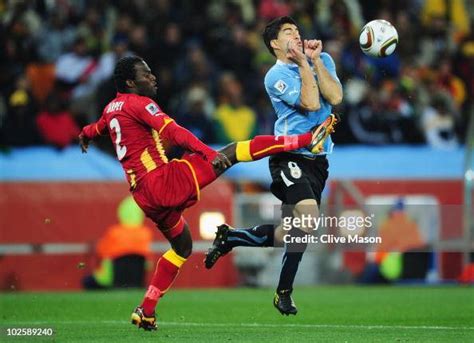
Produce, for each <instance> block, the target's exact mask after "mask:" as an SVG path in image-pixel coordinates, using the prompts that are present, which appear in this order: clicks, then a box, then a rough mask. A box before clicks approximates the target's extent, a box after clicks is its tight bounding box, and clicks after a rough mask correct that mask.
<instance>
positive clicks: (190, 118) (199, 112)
mask: <svg viewBox="0 0 474 343" xmlns="http://www.w3.org/2000/svg"><path fill="white" fill-rule="evenodd" d="M206 106H207V107H213V104H212V103H211V99H210V97H209V94H207V92H206V90H205V89H204V88H203V87H201V86H193V87H191V88H190V89H189V91H188V92H187V94H186V99H185V109H184V110H183V112H181V114H179V115H178V116H177V118H176V120H177V122H178V123H179V124H182V125H183V126H184V127H185V128H187V129H188V130H189V131H191V132H192V133H193V134H194V135H195V136H196V137H197V138H199V139H200V140H202V141H203V142H206V143H208V144H212V143H215V138H214V130H213V127H212V121H211V120H209V114H207V113H206V112H207V111H206Z"/></svg>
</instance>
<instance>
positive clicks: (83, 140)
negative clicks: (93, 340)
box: [79, 133, 90, 154]
mask: <svg viewBox="0 0 474 343" xmlns="http://www.w3.org/2000/svg"><path fill="white" fill-rule="evenodd" d="M89 142H90V139H89V138H87V137H86V136H85V135H84V134H82V133H81V134H80V135H79V146H80V147H81V151H82V153H83V154H86V153H87V149H89Z"/></svg>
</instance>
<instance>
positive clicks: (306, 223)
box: [293, 199, 319, 233]
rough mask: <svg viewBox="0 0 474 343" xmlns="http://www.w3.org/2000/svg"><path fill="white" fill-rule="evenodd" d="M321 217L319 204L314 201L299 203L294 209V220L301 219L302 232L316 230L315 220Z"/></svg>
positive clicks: (305, 200) (307, 200)
mask: <svg viewBox="0 0 474 343" xmlns="http://www.w3.org/2000/svg"><path fill="white" fill-rule="evenodd" d="M318 215H319V210H318V203H317V202H316V200H314V199H304V200H301V201H299V202H298V203H297V204H296V205H295V206H294V208H293V216H294V218H300V221H299V222H300V223H301V227H298V229H300V230H301V231H304V232H307V233H309V232H312V231H313V230H314V229H315V223H316V221H315V218H316V217H317V216H318Z"/></svg>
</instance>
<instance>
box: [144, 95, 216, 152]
mask: <svg viewBox="0 0 474 343" xmlns="http://www.w3.org/2000/svg"><path fill="white" fill-rule="evenodd" d="M145 99H148V98H145ZM136 106H138V108H136V114H137V115H138V116H139V117H140V119H141V120H142V121H143V122H145V123H146V124H147V125H149V126H150V127H151V128H153V129H155V130H156V131H157V132H158V134H159V135H160V136H161V137H162V138H164V139H165V141H166V142H170V143H171V144H172V145H174V146H180V147H182V148H183V149H185V150H188V151H191V152H195V153H198V154H200V155H201V156H203V157H204V158H206V159H207V160H209V161H212V160H213V159H214V157H215V156H216V155H217V152H216V151H215V150H213V149H211V148H210V147H208V146H207V145H206V144H204V143H203V142H201V141H200V140H199V139H198V138H197V137H196V136H194V135H193V134H192V133H191V132H190V131H189V130H187V129H185V128H184V127H182V126H180V125H178V124H176V122H175V121H174V119H172V118H171V117H169V116H168V115H167V114H166V113H164V112H163V111H162V110H161V109H160V107H159V106H158V105H157V104H156V103H155V102H154V101H153V100H151V99H148V100H146V101H140V102H139V103H137V105H136Z"/></svg>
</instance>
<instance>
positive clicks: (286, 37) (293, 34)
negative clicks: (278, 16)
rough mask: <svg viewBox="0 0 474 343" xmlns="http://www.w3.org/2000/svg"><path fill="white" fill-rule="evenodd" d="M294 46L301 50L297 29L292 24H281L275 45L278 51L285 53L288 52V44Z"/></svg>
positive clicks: (301, 45) (301, 43)
mask: <svg viewBox="0 0 474 343" xmlns="http://www.w3.org/2000/svg"><path fill="white" fill-rule="evenodd" d="M289 42H291V44H295V45H296V46H298V47H299V48H300V49H301V50H303V42H302V41H301V36H300V31H299V30H298V27H297V26H295V25H293V24H289V23H286V24H283V26H282V27H281V29H280V32H278V37H277V44H278V47H279V49H280V50H282V51H283V52H285V53H286V51H287V50H288V43H289Z"/></svg>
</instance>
